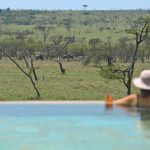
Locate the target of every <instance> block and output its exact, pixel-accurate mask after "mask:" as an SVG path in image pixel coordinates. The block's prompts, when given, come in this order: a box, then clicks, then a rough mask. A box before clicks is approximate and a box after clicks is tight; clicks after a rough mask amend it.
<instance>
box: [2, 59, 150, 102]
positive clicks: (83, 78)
mask: <svg viewBox="0 0 150 150" xmlns="http://www.w3.org/2000/svg"><path fill="white" fill-rule="evenodd" d="M19 63H20V65H21V66H23V68H24V69H26V67H25V65H24V62H23V61H20V62H19ZM64 67H65V68H66V69H67V72H66V74H65V75H62V74H61V73H60V70H59V66H58V64H57V63H56V62H53V61H35V68H36V72H37V75H38V79H39V80H38V81H37V82H36V85H37V87H38V89H39V91H40V93H41V99H43V100H102V99H104V96H105V95H106V94H112V95H113V97H115V98H119V97H122V96H124V95H126V89H125V87H124V86H123V83H121V82H119V81H117V80H110V81H109V82H108V80H106V79H104V78H102V77H101V76H100V73H99V69H98V68H95V67H92V66H83V65H82V63H81V62H64ZM143 69H150V63H144V64H142V63H140V62H138V63H137V65H136V69H135V75H134V76H139V73H140V72H141V71H142V70H143ZM26 71H27V69H26ZM0 83H1V84H0V100H30V99H36V93H35V91H34V89H33V87H32V85H31V83H30V82H29V79H28V78H26V77H25V75H24V74H22V73H21V72H20V70H19V69H18V68H17V67H16V66H15V65H14V64H12V63H11V61H10V60H8V59H6V58H4V59H2V60H0ZM135 90H137V89H134V88H133V90H132V92H135Z"/></svg>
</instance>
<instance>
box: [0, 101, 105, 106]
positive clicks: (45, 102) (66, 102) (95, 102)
mask: <svg viewBox="0 0 150 150" xmlns="http://www.w3.org/2000/svg"><path fill="white" fill-rule="evenodd" d="M1 104H104V101H103V100H102V101H101V100H90V101H84V100H81V101H78V100H76V101H75V100H66V101H63V100H62V101H61V100H20V101H0V105H1Z"/></svg>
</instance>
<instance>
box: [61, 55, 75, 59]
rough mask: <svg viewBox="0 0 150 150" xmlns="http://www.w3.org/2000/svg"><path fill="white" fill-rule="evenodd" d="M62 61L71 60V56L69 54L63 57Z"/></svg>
mask: <svg viewBox="0 0 150 150" xmlns="http://www.w3.org/2000/svg"><path fill="white" fill-rule="evenodd" d="M63 59H73V56H72V55H71V54H67V55H64V56H63Z"/></svg>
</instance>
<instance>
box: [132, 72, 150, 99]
mask: <svg viewBox="0 0 150 150" xmlns="http://www.w3.org/2000/svg"><path fill="white" fill-rule="evenodd" d="M133 84H134V85H135V86H136V87H138V88H139V89H140V90H141V95H142V96H144V97H147V96H150V70H144V71H142V72H141V75H140V77H138V78H134V79H133Z"/></svg>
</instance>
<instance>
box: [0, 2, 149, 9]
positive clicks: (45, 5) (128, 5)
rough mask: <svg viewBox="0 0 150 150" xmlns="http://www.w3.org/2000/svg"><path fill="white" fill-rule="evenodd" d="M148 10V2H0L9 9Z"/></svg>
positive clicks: (1, 6)
mask: <svg viewBox="0 0 150 150" xmlns="http://www.w3.org/2000/svg"><path fill="white" fill-rule="evenodd" d="M84 4H87V5H88V9H136V8H144V9H145V8H146V9H150V0H0V8H8V7H9V8H11V9H50V10H52V9H83V6H82V5H84Z"/></svg>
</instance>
